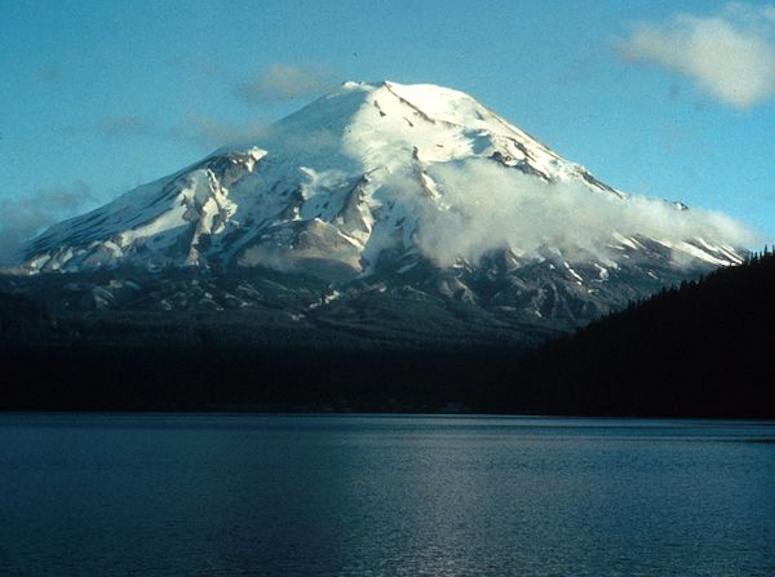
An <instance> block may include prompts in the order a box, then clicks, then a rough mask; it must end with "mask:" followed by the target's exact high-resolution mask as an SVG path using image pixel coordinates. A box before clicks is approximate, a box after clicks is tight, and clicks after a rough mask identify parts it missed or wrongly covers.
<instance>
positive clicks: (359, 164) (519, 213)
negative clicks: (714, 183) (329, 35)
mask: <svg viewBox="0 0 775 577" xmlns="http://www.w3.org/2000/svg"><path fill="white" fill-rule="evenodd" d="M681 207H682V205H681V206H677V205H674V204H672V203H667V202H663V201H653V200H648V199H642V198H639V197H633V198H630V197H629V196H628V195H627V194H625V193H623V192H620V191H618V190H616V189H614V188H612V187H610V186H608V185H606V184H604V183H602V182H600V181H599V180H597V179H596V178H595V177H593V176H592V175H591V174H589V172H587V171H586V170H585V169H584V168H583V167H581V166H579V165H577V164H574V163H572V162H568V161H566V160H564V159H562V158H561V157H560V156H558V155H557V154H556V153H554V152H553V151H551V150H549V149H548V148H547V147H545V146H544V145H542V144H541V143H539V142H538V141H536V140H535V139H533V138H532V137H531V136H529V135H528V134H526V133H525V132H523V131H522V130H520V129H519V128H517V127H515V126H513V125H512V124H510V123H508V122H507V121H505V120H504V119H502V118H500V117H499V116H497V115H496V114H494V113H493V112H491V111H490V110H488V109H487V108H485V107H484V106H482V105H481V104H479V103H478V102H477V101H476V100H474V99H473V98H471V97H470V96H468V95H467V94H464V93H462V92H459V91H456V90H451V89H448V88H442V87H439V86H433V85H412V86H406V85H400V84H396V83H392V82H382V83H376V84H366V83H356V82H347V83H345V84H343V85H342V86H341V87H340V88H339V89H337V90H336V91H334V92H333V93H331V94H328V95H326V96H324V97H322V98H320V99H318V100H317V101H315V102H313V103H312V104H310V105H309V106H307V107H305V108H303V109H302V110H300V111H298V112H296V113H295V114H292V115H291V116H288V117H287V118H285V119H283V120H280V121H279V122H277V123H275V124H274V125H272V126H271V127H269V128H268V129H267V130H266V131H265V133H264V134H263V135H262V136H261V137H260V138H258V139H257V140H256V141H255V142H251V143H249V144H247V145H244V146H234V147H227V148H223V149H221V150H218V151H216V152H214V153H213V154H212V155H210V156H209V157H208V158H206V159H204V160H203V161H201V162H199V163H197V164H195V165H193V166H190V167H188V168H186V169H184V170H182V171H180V172H178V173H176V174H174V175H172V176H169V177H166V178H163V179H161V180H158V181H156V182H153V183H151V184H147V185H145V186H141V187H139V188H137V189H135V190H132V191H130V192H128V193H126V194H124V195H123V196H121V197H119V198H117V199H116V200H114V201H113V202H111V203H109V204H107V205H105V206H103V207H101V208H99V209H97V210H95V211H92V212H90V213H88V214H85V215H83V216H79V217H77V218H74V219H71V220H68V221H66V222H63V223H60V224H58V225H55V226H53V227H51V228H50V229H49V230H47V231H46V232H45V233H43V234H41V235H40V236H38V237H37V238H35V239H34V240H33V241H31V242H30V243H29V245H28V247H27V249H26V256H25V261H24V263H23V265H22V270H24V271H25V272H26V273H28V274H35V273H40V272H54V271H59V272H74V271H88V270H95V269H100V268H105V267H117V266H119V265H123V264H129V265H134V266H140V267H142V268H145V269H147V270H158V269H162V268H164V267H168V266H198V267H204V268H207V267H214V266H217V267H219V268H228V267H235V266H236V267H253V266H260V267H266V268H273V269H278V270H282V271H288V270H291V271H292V270H303V271H307V272H310V271H311V272H312V273H313V274H320V275H323V276H331V277H332V278H337V279H340V278H355V277H367V276H369V275H376V274H383V275H384V274H398V275H405V274H414V273H410V271H411V270H413V269H414V270H415V273H416V271H417V270H424V269H423V267H419V268H417V267H418V265H420V264H424V265H428V266H431V268H434V267H435V269H437V270H456V269H457V270H462V269H471V270H473V269H477V268H478V267H481V263H482V262H484V261H488V259H490V260H491V259H493V258H501V257H502V258H505V259H507V260H509V261H510V263H511V264H510V265H509V266H510V267H512V269H513V270H516V269H519V268H520V267H524V266H527V265H530V264H535V263H555V264H557V265H558V266H559V270H561V271H563V270H564V271H565V272H563V273H562V274H564V275H566V276H567V275H570V278H572V279H574V282H580V283H582V284H583V282H584V275H580V274H579V273H577V272H576V271H577V270H579V269H580V268H583V267H591V268H592V270H595V271H597V270H599V271H606V272H605V273H603V272H599V273H595V275H596V278H598V280H599V279H600V278H602V277H603V276H604V274H608V271H610V270H613V269H616V268H617V267H620V266H623V265H627V264H631V263H634V262H636V261H637V262H641V261H643V262H645V263H649V262H652V261H653V260H654V259H658V260H659V262H660V266H663V265H665V266H669V267H673V268H675V269H676V270H679V269H682V268H691V267H694V266H698V265H701V266H719V265H728V264H735V263H738V262H740V261H741V255H740V253H739V252H738V250H737V249H736V246H739V244H740V239H741V238H743V237H744V232H741V231H740V230H739V229H738V228H737V227H736V225H735V224H734V223H731V222H730V221H728V220H727V219H725V218H723V217H720V216H718V215H713V214H706V213H702V212H698V211H687V210H682V209H681ZM498 255H501V256H498ZM577 265H579V266H577ZM552 266H554V265H552ZM652 268H653V267H652ZM644 270H645V269H644ZM644 274H646V273H645V272H644ZM652 274H656V273H654V272H653V271H652ZM577 277H578V278H577Z"/></svg>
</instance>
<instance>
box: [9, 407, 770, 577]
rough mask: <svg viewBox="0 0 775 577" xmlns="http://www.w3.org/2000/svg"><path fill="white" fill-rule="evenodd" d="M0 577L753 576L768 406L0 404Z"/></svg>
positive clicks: (760, 545) (764, 522)
mask: <svg viewBox="0 0 775 577" xmlns="http://www.w3.org/2000/svg"><path fill="white" fill-rule="evenodd" d="M0 575H3V576H9V577H10V576H18V577H31V576H60V575H61V576H80V575H84V576H90V577H92V576H101V575H110V576H113V575H118V576H142V577H156V576H186V577H189V576H202V577H204V576H230V577H231V576H241V575H246V576H247V575H277V576H294V575H299V576H301V575H304V576H334V575H337V576H340V575H341V576H356V575H357V576H376V575H406V576H412V577H414V576H423V575H428V576H447V575H450V576H451V575H466V576H478V575H488V576H489V575H491V576H512V575H513V576H541V577H544V576H546V577H548V576H556V577H560V576H587V575H588V576H590V577H605V576H627V577H633V576H655V577H656V576H658V577H667V576H680V577H691V576H695V575H696V576H712V577H724V576H745V577H752V576H767V577H772V576H773V575H775V423H772V422H769V423H768V422H753V421H734V422H726V421H724V422H720V421H700V420H665V421H659V420H635V419H632V420H630V419H627V420H623V419H565V418H528V417H524V418H518V417H514V418H512V417H502V418H501V417H486V416H481V417H479V416H381V415H374V416H364V415H353V416H342V415H331V416H328V415H240V414H233V415H231V414H230V415H224V414H218V415H112V414H88V415H85V414H68V415H64V414H16V413H10V414H8V413H7V414H0Z"/></svg>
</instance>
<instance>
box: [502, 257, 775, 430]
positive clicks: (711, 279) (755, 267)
mask: <svg viewBox="0 0 775 577" xmlns="http://www.w3.org/2000/svg"><path fill="white" fill-rule="evenodd" d="M773 358H775V255H773V254H772V253H770V252H769V251H765V252H764V253H763V254H761V255H756V256H753V257H751V258H750V259H749V261H748V262H747V263H746V264H744V265H742V266H739V267H733V268H727V269H721V270H718V271H716V272H714V273H712V274H710V275H708V276H707V277H706V278H705V279H703V280H701V281H699V282H691V283H683V284H682V285H680V287H677V288H675V289H671V290H666V291H663V292H662V293H660V294H658V295H657V296H655V297H652V298H651V299H648V300H645V301H643V302H640V303H635V304H632V305H631V306H630V307H628V308H627V309H626V310H624V311H622V312H620V313H616V314H613V315H610V316H608V317H605V318H603V319H601V320H599V321H596V322H594V323H592V324H591V325H589V326H588V327H586V328H585V329H582V330H580V331H579V332H577V333H576V334H575V335H573V336H570V337H565V338H562V339H560V340H557V341H554V342H552V343H550V344H548V345H546V346H544V347H543V348H541V349H539V350H538V351H537V352H535V353H534V354H532V355H531V356H530V357H529V358H528V359H527V360H526V361H525V362H524V364H522V365H521V367H520V369H519V371H518V372H517V374H515V376H514V378H513V380H511V381H510V383H509V384H508V386H507V387H502V388H501V391H500V393H499V394H498V395H496V396H495V397H494V398H493V401H492V402H491V403H490V407H491V409H492V410H497V411H500V410H506V411H508V410H519V409H520V407H528V408H535V409H539V410H546V411H548V412H574V413H597V414H655V415H656V414H659V415H708V416H768V417H775V404H774V403H773V401H772V398H773V397H775V395H773V393H775V379H774V378H773V373H772V361H773Z"/></svg>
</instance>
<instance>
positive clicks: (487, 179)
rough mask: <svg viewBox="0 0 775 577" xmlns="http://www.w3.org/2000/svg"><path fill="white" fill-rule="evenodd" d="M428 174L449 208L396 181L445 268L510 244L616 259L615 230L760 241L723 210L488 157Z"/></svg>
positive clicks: (672, 238) (424, 241)
mask: <svg viewBox="0 0 775 577" xmlns="http://www.w3.org/2000/svg"><path fill="white" fill-rule="evenodd" d="M430 175H431V176H432V177H433V179H434V180H435V181H436V182H437V184H438V185H439V187H440V189H441V191H442V194H443V195H444V203H443V205H442V206H446V207H447V208H442V209H440V208H439V205H438V204H435V203H433V202H430V201H428V200H427V196H426V195H424V194H423V193H422V191H420V190H419V189H418V185H417V184H416V181H415V180H413V179H412V178H411V177H410V176H408V177H404V178H396V179H394V181H393V182H392V183H391V186H393V187H396V188H397V189H399V188H400V189H403V190H404V191H406V192H405V193H404V194H402V199H403V201H404V202H406V203H408V206H409V207H410V210H412V211H413V212H414V213H415V214H416V215H417V216H418V218H419V238H418V242H419V245H420V248H421V249H422V250H423V252H424V253H425V254H426V255H427V256H429V257H430V258H432V259H434V260H435V261H436V262H438V263H439V264H441V265H442V266H449V265H451V264H453V263H454V262H455V260H456V259H457V258H458V257H460V256H463V257H465V258H467V259H469V260H470V261H471V262H476V261H478V260H479V259H480V258H481V257H482V256H483V255H485V254H487V253H488V252H490V251H493V250H497V249H501V248H504V247H514V248H517V249H518V250H520V251H521V252H523V253H526V254H537V253H539V252H540V251H541V250H543V249H544V248H545V247H546V246H551V247H555V248H557V249H559V250H561V251H562V252H563V255H564V256H565V257H566V258H568V260H572V261H575V262H584V261H589V260H590V259H596V260H602V261H608V260H616V259H617V256H618V254H619V253H618V252H617V251H616V250H614V249H611V248H609V247H608V244H609V243H610V242H611V239H612V235H613V233H614V232H616V233H619V234H621V235H623V236H625V237H631V236H636V235H642V236H645V237H650V238H654V239H658V240H661V241H665V242H668V243H675V244H678V243H680V242H682V241H685V240H688V239H692V238H697V237H700V238H705V239H707V240H709V241H712V242H713V243H715V244H719V243H726V244H729V245H731V246H735V247H741V246H752V245H753V244H755V243H756V242H757V240H758V239H757V237H756V234H755V233H754V232H752V231H751V230H750V229H748V228H747V227H746V226H744V225H743V224H741V223H739V222H737V221H735V220H734V219H732V218H730V217H728V216H726V215H724V214H721V213H717V212H709V211H705V210H702V209H696V208H692V209H690V210H688V211H679V210H676V208H675V206H674V205H673V204H672V203H670V202H667V201H662V200H656V199H650V198H646V197H641V196H633V197H631V198H629V199H627V200H622V199H620V198H618V197H615V196H614V195H610V194H607V193H602V192H594V191H591V190H590V189H588V188H586V187H585V186H582V185H581V184H575V183H568V182H558V183H545V182H543V181H540V180H538V179H536V178H534V177H531V176H528V175H525V174H523V173H521V172H519V171H517V170H514V169H506V168H503V167H500V166H498V165H496V164H494V163H493V162H492V161H489V160H488V159H472V160H469V161H465V162H462V163H456V164H448V165H437V166H434V167H433V168H432V169H431V171H430Z"/></svg>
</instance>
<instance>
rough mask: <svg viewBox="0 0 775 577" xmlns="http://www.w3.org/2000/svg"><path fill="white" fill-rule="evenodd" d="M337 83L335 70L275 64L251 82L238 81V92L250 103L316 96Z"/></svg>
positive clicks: (235, 90) (235, 92)
mask: <svg viewBox="0 0 775 577" xmlns="http://www.w3.org/2000/svg"><path fill="white" fill-rule="evenodd" d="M334 84H335V80H334V78H333V74H332V73H331V72H329V71H326V70H323V69H321V68H316V67H302V66H290V65H287V64H275V65H273V66H271V67H270V68H269V69H268V70H265V71H264V72H262V73H261V74H259V75H258V76H257V77H256V78H255V79H254V80H252V81H251V82H244V83H242V84H239V85H237V86H236V87H235V88H234V94H235V95H236V96H238V97H239V98H240V99H242V100H243V101H244V102H246V103H248V104H257V103H261V102H266V101H272V100H293V99H294V98H303V97H307V96H316V95H318V94H320V93H322V92H325V91H326V90H328V89H329V88H331V87H332V86H333V85H334Z"/></svg>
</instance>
